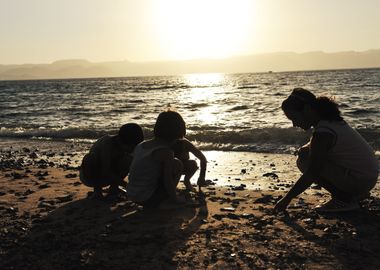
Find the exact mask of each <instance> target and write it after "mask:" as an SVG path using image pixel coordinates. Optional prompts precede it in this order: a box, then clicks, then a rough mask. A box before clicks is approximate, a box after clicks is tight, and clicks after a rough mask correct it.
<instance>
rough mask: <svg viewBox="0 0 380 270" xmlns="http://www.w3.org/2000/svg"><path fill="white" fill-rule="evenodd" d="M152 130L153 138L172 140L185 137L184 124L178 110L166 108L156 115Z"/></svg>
mask: <svg viewBox="0 0 380 270" xmlns="http://www.w3.org/2000/svg"><path fill="white" fill-rule="evenodd" d="M153 132H154V137H155V138H159V139H163V140H165V141H168V142H172V141H174V140H178V139H181V138H183V137H185V135H186V124H185V121H184V120H183V118H182V116H181V115H180V114H179V113H178V112H175V111H170V110H168V111H165V112H162V113H160V114H159V115H158V117H157V120H156V124H155V125H154V131H153Z"/></svg>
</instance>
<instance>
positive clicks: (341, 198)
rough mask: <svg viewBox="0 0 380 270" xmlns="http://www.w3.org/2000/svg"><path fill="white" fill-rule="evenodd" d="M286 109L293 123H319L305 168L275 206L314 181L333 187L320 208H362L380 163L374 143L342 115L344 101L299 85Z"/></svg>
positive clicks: (304, 156)
mask: <svg viewBox="0 0 380 270" xmlns="http://www.w3.org/2000/svg"><path fill="white" fill-rule="evenodd" d="M282 109H283V111H284V113H285V115H286V116H287V118H289V119H290V120H291V121H292V122H293V126H295V127H300V128H302V129H304V130H308V129H310V128H311V127H313V128H314V132H313V134H312V137H311V140H310V142H309V143H308V144H306V145H305V146H303V147H302V148H301V149H300V151H299V154H298V160H297V165H298V168H299V169H300V170H301V172H302V173H303V174H302V176H301V177H300V178H299V179H298V181H297V182H296V183H295V185H294V186H293V187H292V188H291V189H290V190H289V192H288V193H287V194H286V195H285V197H284V198H282V199H281V200H280V201H279V202H278V203H277V205H276V206H275V209H276V210H279V211H283V210H285V209H286V207H287V206H288V204H289V203H290V201H291V200H292V199H293V198H294V197H296V196H298V195H299V194H300V193H302V192H303V191H304V190H306V189H307V188H308V187H309V186H310V185H311V184H312V183H313V182H314V183H317V184H319V185H320V186H322V187H323V188H325V189H326V190H327V191H328V192H330V193H331V197H332V198H331V200H330V201H329V202H327V203H325V204H324V205H321V206H317V207H316V210H317V211H319V212H325V213H326V212H344V211H351V210H355V209H358V208H359V204H358V201H359V200H360V199H363V198H364V197H366V196H367V197H368V195H369V191H370V190H371V189H372V188H373V187H374V186H375V184H376V181H377V177H378V170H379V164H378V160H377V158H376V156H375V154H374V151H373V149H372V148H371V147H370V146H369V145H368V143H367V142H366V141H365V140H364V139H363V138H362V137H361V136H360V135H359V133H358V132H356V131H355V130H354V129H352V128H351V127H350V126H349V125H348V124H347V123H346V122H345V121H344V120H343V118H342V117H341V116H340V111H339V109H338V105H337V104H336V103H335V102H334V101H333V100H331V99H330V98H328V97H323V96H322V97H316V96H315V95H314V94H312V93H311V92H309V91H308V90H305V89H302V88H296V89H294V90H293V92H292V93H291V95H290V96H289V97H288V98H287V99H286V100H284V101H283V103H282Z"/></svg>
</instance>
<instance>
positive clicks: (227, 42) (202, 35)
mask: <svg viewBox="0 0 380 270" xmlns="http://www.w3.org/2000/svg"><path fill="white" fill-rule="evenodd" d="M154 3H155V6H154V28H155V35H156V40H157V46H159V47H160V50H161V51H163V53H164V54H165V55H166V56H167V57H169V58H171V59H194V58H222V57H228V56H231V55H236V54H241V52H242V51H243V49H244V47H245V46H246V40H247V39H248V37H249V35H253V34H254V33H253V29H252V27H251V25H252V21H253V17H254V16H255V9H254V4H255V0H233V1H232V0H191V1H188V0H157V1H155V2H154Z"/></svg>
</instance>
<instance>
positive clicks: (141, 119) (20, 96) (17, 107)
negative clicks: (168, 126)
mask: <svg viewBox="0 0 380 270" xmlns="http://www.w3.org/2000/svg"><path fill="white" fill-rule="evenodd" d="M295 87H304V88H306V89H309V90H311V91H312V92H314V93H315V94H316V95H328V96H332V97H334V98H335V100H336V101H337V102H338V103H339V104H340V109H341V111H342V115H343V117H344V118H345V120H346V121H347V122H348V123H349V124H350V125H352V126H353V127H355V128H356V129H358V131H359V132H360V133H361V134H362V135H363V136H364V137H365V138H366V140H367V141H368V142H369V143H370V144H371V145H372V146H373V148H374V149H375V150H376V151H379V150H380V121H379V120H380V69H360V70H330V71H299V72H273V73H272V72H268V73H246V74H188V75H183V76H159V77H158V76H157V77H153V76H152V77H123V78H95V79H65V80H33V81H0V109H1V113H0V140H1V138H4V139H10V138H16V139H20V138H22V139H36V140H59V141H62V140H63V141H70V142H93V141H94V140H96V139H97V138H99V137H100V136H102V135H104V134H112V133H116V132H117V130H118V128H119V127H120V126H121V125H122V124H124V123H127V122H135V123H138V124H140V125H141V126H142V127H143V129H144V133H145V135H146V137H148V138H149V137H151V136H152V129H153V126H154V122H155V119H156V117H157V115H158V114H159V113H160V112H161V111H163V110H165V109H166V108H168V107H171V108H175V109H176V110H177V111H178V112H179V113H181V115H182V116H183V118H184V119H185V121H186V124H187V137H188V139H190V140H191V141H193V142H195V143H196V144H197V145H198V146H199V147H200V148H201V149H203V150H222V151H248V152H268V153H292V152H293V151H294V150H295V149H296V148H297V147H298V146H300V145H302V144H304V143H305V142H306V141H307V139H308V137H309V136H310V133H307V132H304V131H302V130H300V129H298V128H293V127H292V124H291V122H290V121H289V120H288V119H287V118H286V117H285V116H284V114H283V112H282V110H281V108H280V106H281V102H282V101H283V100H284V99H285V98H286V97H287V95H288V94H289V93H290V92H291V90H292V89H293V88H295Z"/></svg>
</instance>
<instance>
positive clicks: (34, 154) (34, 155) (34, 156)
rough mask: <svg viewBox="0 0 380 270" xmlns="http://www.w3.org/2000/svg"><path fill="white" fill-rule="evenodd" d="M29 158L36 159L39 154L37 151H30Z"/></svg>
mask: <svg viewBox="0 0 380 270" xmlns="http://www.w3.org/2000/svg"><path fill="white" fill-rule="evenodd" d="M29 158H31V159H36V158H38V155H37V154H36V152H32V153H30V155H29Z"/></svg>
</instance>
